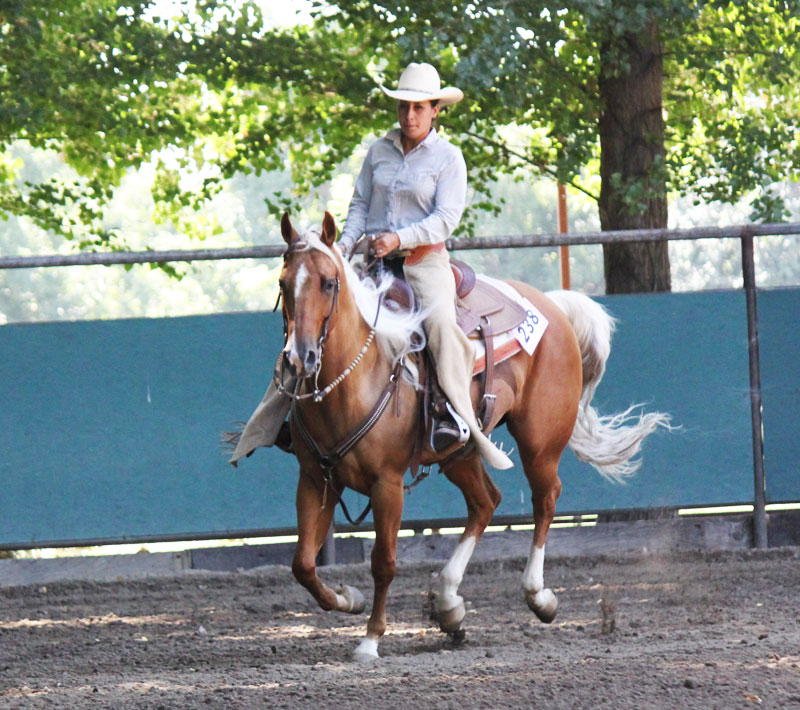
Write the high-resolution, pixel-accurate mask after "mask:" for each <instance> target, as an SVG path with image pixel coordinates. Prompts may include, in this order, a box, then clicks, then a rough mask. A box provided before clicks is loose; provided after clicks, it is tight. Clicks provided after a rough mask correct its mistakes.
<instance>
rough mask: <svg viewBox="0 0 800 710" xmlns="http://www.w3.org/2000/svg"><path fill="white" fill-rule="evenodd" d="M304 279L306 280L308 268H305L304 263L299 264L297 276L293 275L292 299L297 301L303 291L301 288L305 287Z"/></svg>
mask: <svg viewBox="0 0 800 710" xmlns="http://www.w3.org/2000/svg"><path fill="white" fill-rule="evenodd" d="M306 281H308V269H307V268H306V265H305V264H300V268H299V269H298V270H297V276H296V277H295V281H294V300H295V301H297V300H298V299H299V298H300V294H302V293H303V289H304V288H305V285H306Z"/></svg>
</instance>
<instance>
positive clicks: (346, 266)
mask: <svg viewBox="0 0 800 710" xmlns="http://www.w3.org/2000/svg"><path fill="white" fill-rule="evenodd" d="M305 238H306V240H307V241H308V244H309V246H311V247H312V248H313V249H317V250H319V251H321V252H323V253H325V254H327V255H328V256H329V257H330V258H331V259H333V261H334V262H335V263H341V264H342V265H343V270H344V275H345V278H346V279H347V285H348V286H349V288H350V291H351V293H352V294H353V298H354V299H355V302H356V306H358V310H359V312H360V313H361V317H362V318H363V319H364V320H365V321H366V322H367V324H368V325H369V326H370V327H373V324H374V327H375V339H376V340H377V342H378V345H379V346H380V348H381V350H382V351H383V353H384V355H385V356H386V357H387V358H388V360H389V361H390V362H391V363H392V364H394V363H396V362H397V361H398V360H399V359H400V358H402V357H403V356H404V355H406V354H408V353H411V352H416V351H418V350H422V349H423V348H424V347H425V331H424V330H423V329H422V321H423V320H424V319H425V313H424V312H423V311H420V310H412V311H411V312H409V313H397V312H395V311H393V310H391V309H389V308H385V307H381V309H380V313H379V314H378V320H377V323H376V321H375V315H376V313H377V311H378V305H379V303H380V301H381V296H382V295H383V294H385V293H386V291H388V290H389V288H390V287H391V285H392V281H393V280H394V277H392V276H390V275H388V274H387V275H385V276H384V277H383V278H382V279H381V280H380V281H379V282H378V283H377V284H376V283H374V282H373V281H372V280H370V279H364V280H361V279H359V277H358V274H357V273H356V271H355V269H354V268H353V267H352V265H351V264H350V262H349V261H347V259H344V258H343V257H342V255H341V252H340V251H339V247H338V246H336V245H334V247H333V249H331V248H329V247H327V246H326V245H325V244H324V243H323V241H322V240H321V239H320V238H319V233H318V232H313V231H312V232H309V233H307V234H306V235H305ZM334 250H335V251H336V254H335V255H334V253H333V252H334Z"/></svg>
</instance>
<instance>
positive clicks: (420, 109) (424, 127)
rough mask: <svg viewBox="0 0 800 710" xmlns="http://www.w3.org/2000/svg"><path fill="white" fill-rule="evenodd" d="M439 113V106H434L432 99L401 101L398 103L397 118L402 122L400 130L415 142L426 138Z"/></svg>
mask: <svg viewBox="0 0 800 710" xmlns="http://www.w3.org/2000/svg"><path fill="white" fill-rule="evenodd" d="M438 115H439V106H438V105H437V106H434V105H433V103H432V102H430V101H399V102H398V103H397V120H398V121H399V122H400V130H401V131H402V132H403V135H404V136H405V137H406V138H407V139H408V140H410V141H411V142H412V143H413V144H417V143H419V142H420V141H422V140H424V139H425V136H427V135H428V133H430V130H431V126H432V125H433V121H434V119H435V118H436V117H437V116H438Z"/></svg>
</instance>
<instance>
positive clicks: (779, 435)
mask: <svg viewBox="0 0 800 710" xmlns="http://www.w3.org/2000/svg"><path fill="white" fill-rule="evenodd" d="M599 300H601V301H602V302H603V303H604V304H605V305H606V306H607V307H608V308H609V309H610V310H611V311H612V313H613V314H614V315H615V316H616V317H617V318H618V319H619V323H618V328H617V333H616V335H615V338H614V344H613V348H612V353H611V358H610V360H609V363H608V369H607V372H606V376H605V378H604V380H603V382H602V384H601V386H600V387H599V389H598V392H597V395H596V397H595V405H596V406H597V407H598V408H599V409H600V410H601V412H603V413H613V412H617V411H620V410H621V409H624V408H626V407H627V406H628V405H630V404H632V403H635V402H642V403H644V405H645V407H646V408H647V409H649V410H660V411H664V412H669V413H671V414H672V416H673V420H674V423H675V424H678V425H680V426H681V427H682V428H681V430H680V431H676V432H673V433H668V432H660V433H658V434H656V435H654V436H653V437H651V438H650V439H649V440H648V441H647V442H646V444H645V449H644V463H643V466H642V468H641V470H640V472H639V473H638V474H637V476H636V477H635V478H633V479H632V480H631V481H630V482H629V483H628V484H626V485H624V486H620V485H615V484H612V483H609V482H607V481H606V480H604V479H603V478H602V477H601V476H599V475H598V474H597V473H596V472H595V471H594V469H592V468H591V467H589V466H588V465H586V464H583V463H580V462H579V461H577V460H576V459H575V457H574V456H573V455H572V453H571V452H567V453H566V454H565V456H564V460H563V463H562V468H561V477H562V480H563V482H564V491H563V494H562V497H561V499H560V501H559V506H558V509H559V512H561V513H565V512H577V511H599V510H606V509H619V508H640V507H650V506H692V505H715V504H726V503H740V502H749V501H752V497H753V482H752V481H753V476H752V450H751V424H750V397H749V379H748V360H747V326H746V320H745V301H744V294H743V293H742V292H704V293H690V294H659V295H652V294H649V295H631V296H616V297H605V298H602V299H599ZM798 313H800V290H798V289H787V290H779V291H766V292H763V291H762V292H759V317H760V330H761V357H762V368H763V369H762V382H763V390H764V394H763V400H764V428H765V448H766V471H767V484H768V498H769V500H771V501H783V500H800V477H798V475H797V461H798V457H799V456H800V445H799V444H798V438H797V436H796V429H797V426H796V422H797V421H798V416H797V415H798V409H799V408H800V407H799V406H798V396H797V395H798V386H800V377H799V376H798V362H800V352H799V351H800V344H799V343H798V338H797V336H796V330H797V329H796V322H797V314H798ZM281 339H282V338H281V325H280V316H279V315H278V314H273V313H252V314H228V315H215V316H197V317H187V318H167V319H130V320H120V321H89V322H75V323H42V324H18V325H6V326H3V327H0V545H5V546H7V547H8V546H13V545H14V544H18V545H31V544H41V545H47V544H52V543H58V542H66V541H96V540H125V539H136V538H158V537H174V536H184V535H185V536H187V537H191V536H192V535H209V534H214V535H218V536H219V537H225V536H226V535H227V534H228V533H229V532H234V531H235V532H237V533H240V532H242V531H249V530H265V529H276V528H286V527H291V526H293V525H294V524H295V513H294V488H295V482H296V477H297V470H296V465H295V461H294V458H293V457H291V456H288V455H286V454H283V453H281V452H280V451H274V450H266V449H261V450H259V451H257V452H256V453H255V454H254V455H253V456H252V457H251V458H249V459H246V460H245V461H243V462H242V463H241V464H240V466H239V468H238V469H234V468H232V467H231V466H230V465H228V464H227V463H226V457H225V455H224V452H223V451H222V449H221V447H220V443H219V442H220V432H221V431H222V430H224V429H230V428H231V427H232V426H233V424H234V422H236V421H237V420H243V419H246V418H247V417H248V416H249V414H250V412H251V411H252V409H253V408H254V407H255V405H256V404H257V403H258V401H259V400H260V398H261V395H262V394H263V391H264V389H265V388H266V385H267V381H268V378H269V373H270V370H271V368H272V366H273V364H274V361H275V356H276V354H277V352H278V350H279V349H280V347H281ZM505 436H507V435H505V433H503V434H502V435H501V437H505ZM511 445H513V443H512V444H511ZM492 476H493V478H494V479H495V481H496V482H497V484H498V486H499V487H500V489H501V490H502V492H503V502H502V504H501V506H500V509H499V511H498V513H500V514H510V515H516V514H528V513H529V512H530V503H529V490H528V487H527V484H526V482H525V479H524V476H523V474H522V471H521V469H520V468H519V467H518V466H517V467H515V468H514V469H512V470H510V471H495V472H492ZM348 500H349V502H350V503H351V507H353V508H358V507H359V506H360V505H362V500H359V497H358V496H355V495H353V496H351V497H350V498H349V499H348ZM464 514H465V509H464V505H463V501H462V500H461V497H460V495H459V494H458V493H457V491H456V489H455V488H454V487H452V486H451V485H450V484H449V483H448V482H447V481H446V479H445V478H444V477H443V476H440V475H436V474H432V475H431V476H430V478H429V479H428V480H426V481H425V482H424V483H423V484H422V485H421V486H420V487H419V488H417V489H415V490H414V491H413V492H412V493H411V494H410V495H408V496H407V497H406V509H405V514H404V518H405V519H406V520H420V519H429V518H448V517H462V516H463V515H464ZM339 517H341V515H340V514H339Z"/></svg>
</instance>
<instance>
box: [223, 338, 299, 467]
mask: <svg viewBox="0 0 800 710" xmlns="http://www.w3.org/2000/svg"><path fill="white" fill-rule="evenodd" d="M281 355H282V353H281ZM281 355H279V356H278V357H279V358H280V357H281ZM284 385H285V386H286V387H287V388H288V389H291V387H292V382H284ZM291 406H292V400H291V399H290V398H289V397H287V396H286V395H285V394H282V393H281V392H279V391H278V388H277V387H275V382H274V380H273V381H270V383H269V387H268V388H267V391H266V393H265V394H264V397H263V399H262V400H261V403H260V404H259V405H258V407H256V410H255V411H254V412H253V413H252V414H251V415H250V419H248V421H247V424H246V425H245V427H244V431H242V435H241V436H240V437H239V443H238V444H237V445H236V449H235V451H234V452H233V456H231V458H230V462H229V463H232V464H233V465H234V466H235V465H236V462H237V461H238V460H239V459H241V458H244V457H245V456H249V455H250V454H251V453H253V451H255V450H256V449H257V448H258V447H259V446H272V445H273V444H274V443H275V439H276V438H277V437H278V432H279V431H280V428H281V424H283V421H284V419H286V415H287V414H289V409H290V408H291Z"/></svg>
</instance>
